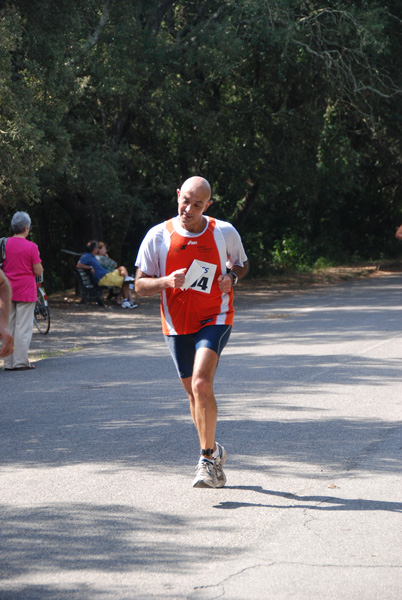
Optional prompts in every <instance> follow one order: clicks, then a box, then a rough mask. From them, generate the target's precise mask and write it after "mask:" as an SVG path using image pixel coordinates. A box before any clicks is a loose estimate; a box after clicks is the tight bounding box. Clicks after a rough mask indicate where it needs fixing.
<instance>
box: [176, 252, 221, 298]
mask: <svg viewBox="0 0 402 600" xmlns="http://www.w3.org/2000/svg"><path fill="white" fill-rule="evenodd" d="M215 273H216V265H213V264H212V263H207V262H202V261H200V260H194V261H193V263H192V264H191V266H190V268H189V270H188V271H187V273H186V283H185V288H184V289H187V288H191V289H192V290H195V291H197V292H203V293H204V294H210V293H211V288H212V283H213V280H214V277H215ZM186 284H187V285H186Z"/></svg>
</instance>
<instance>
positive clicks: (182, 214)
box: [177, 177, 212, 233]
mask: <svg viewBox="0 0 402 600" xmlns="http://www.w3.org/2000/svg"><path fill="white" fill-rule="evenodd" d="M177 201H178V205H179V220H180V224H181V226H182V227H183V228H184V229H187V231H191V232H193V233H200V232H201V231H202V230H203V229H204V227H205V226H206V223H207V220H206V218H205V217H203V213H204V212H205V211H206V210H207V208H208V206H210V205H211V204H212V201H211V186H210V185H209V183H208V181H207V180H206V179H204V178H203V177H190V179H186V181H185V182H184V183H183V185H182V186H181V189H180V190H177Z"/></svg>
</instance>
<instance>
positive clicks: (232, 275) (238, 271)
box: [218, 260, 249, 294]
mask: <svg viewBox="0 0 402 600" xmlns="http://www.w3.org/2000/svg"><path fill="white" fill-rule="evenodd" d="M248 271H249V264H248V260H246V261H245V262H244V265H243V266H242V267H241V266H240V265H233V267H232V268H231V269H230V271H229V273H227V274H226V275H219V277H218V282H219V289H220V291H221V292H224V293H226V294H228V293H229V292H230V290H231V289H232V287H233V286H234V285H235V284H236V283H237V282H238V281H240V279H243V277H245V276H246V275H247V273H248Z"/></svg>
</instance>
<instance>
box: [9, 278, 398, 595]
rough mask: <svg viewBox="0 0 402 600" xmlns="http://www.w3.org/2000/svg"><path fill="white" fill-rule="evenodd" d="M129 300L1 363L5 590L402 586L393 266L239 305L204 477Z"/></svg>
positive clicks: (169, 383)
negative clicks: (7, 368) (12, 364)
mask: <svg viewBox="0 0 402 600" xmlns="http://www.w3.org/2000/svg"><path fill="white" fill-rule="evenodd" d="M139 310H140V311H142V316H143V318H142V316H141V312H137V313H136V314H135V316H134V315H133V316H132V317H130V316H128V315H125V317H124V318H125V319H128V320H129V319H130V318H132V319H133V321H132V322H133V324H134V323H135V327H134V326H133V327H132V329H130V326H128V327H127V328H126V335H121V334H119V335H116V336H114V337H113V336H109V337H108V338H107V340H106V338H105V336H102V330H100V333H99V337H98V338H97V337H95V338H92V339H91V340H90V343H86V344H84V346H83V349H82V350H78V351H77V350H76V351H75V352H71V353H67V354H65V355H63V356H58V357H52V358H47V359H46V358H45V359H43V360H41V361H39V362H38V363H37V369H36V370H35V371H31V372H21V373H14V372H10V373H5V372H4V371H1V372H0V393H1V420H0V427H1V450H0V459H1V470H0V519H1V527H0V561H1V562H0V575H1V577H0V600H123V599H124V600H132V599H136V600H137V599H139V600H149V599H161V600H162V599H163V600H173V599H180V600H182V599H188V600H212V599H215V598H216V599H217V598H225V599H227V600H269V599H271V598H272V599H275V600H290V599H292V600H294V599H297V600H298V599H300V600H304V599H306V600H307V599H309V600H310V599H317V600H326V599H335V598H336V599H337V600H339V599H345V600H374V599H376V600H377V599H378V600H380V599H381V600H394V599H395V600H399V599H400V598H401V597H402V568H401V562H402V544H401V532H402V527H401V523H402V518H401V517H402V514H401V513H402V497H401V491H402V485H401V482H402V478H401V447H402V427H401V420H400V417H401V379H402V331H401V322H402V275H401V274H394V275H389V276H386V277H380V278H375V279H368V280H361V281H356V282H353V283H346V284H343V285H337V286H334V287H330V288H326V289H322V290H316V291H311V292H308V293H305V294H303V295H298V296H293V297H287V298H281V299H278V300H276V301H270V302H268V301H267V302H264V300H261V298H260V299H259V301H258V302H255V303H254V302H253V301H252V299H251V300H250V301H249V302H248V303H244V302H243V303H241V305H240V307H239V308H238V310H237V314H236V321H235V329H234V331H233V334H232V337H231V340H230V342H229V345H228V346H227V348H226V349H225V352H224V354H223V356H222V358H221V361H220V365H219V370H218V373H217V376H216V386H215V389H216V396H217V400H218V404H219V425H218V434H217V439H218V441H220V442H221V443H222V444H223V445H224V446H225V447H226V448H227V451H228V462H227V468H225V472H226V475H227V485H226V487H225V488H222V489H217V490H205V489H193V488H192V487H191V483H192V479H193V472H194V468H195V464H196V462H197V460H198V442H197V438H196V434H195V430H194V428H193V426H192V424H191V421H190V417H189V412H188V407H187V402H186V400H185V398H184V394H183V392H182V390H181V386H180V383H179V381H178V379H177V378H176V374H175V370H174V367H173V364H172V362H171V359H170V357H169V355H168V352H167V349H166V348H165V345H164V342H163V339H162V337H161V334H160V330H159V322H158V318H157V314H156V312H157V311H155V306H154V305H149V310H150V314H148V315H147V314H146V311H147V305H143V306H142V307H141V308H140V309H139ZM128 322H129V321H128ZM72 325H73V323H71V326H72ZM103 327H104V328H108V329H109V330H113V315H111V316H110V315H108V317H107V318H106V317H105V319H104V323H103ZM53 335H57V332H56V333H55V332H53ZM67 337H68V336H67V334H66V339H67ZM35 343H36V344H38V343H39V342H37V341H36V342H35ZM41 343H42V342H41ZM43 343H45V341H43ZM66 344H67V342H66ZM34 345H35V344H34Z"/></svg>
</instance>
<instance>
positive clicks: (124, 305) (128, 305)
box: [121, 300, 137, 308]
mask: <svg viewBox="0 0 402 600" xmlns="http://www.w3.org/2000/svg"><path fill="white" fill-rule="evenodd" d="M121 307H122V308H137V305H136V304H133V303H132V302H130V300H124V301H123V302H122V303H121Z"/></svg>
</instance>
